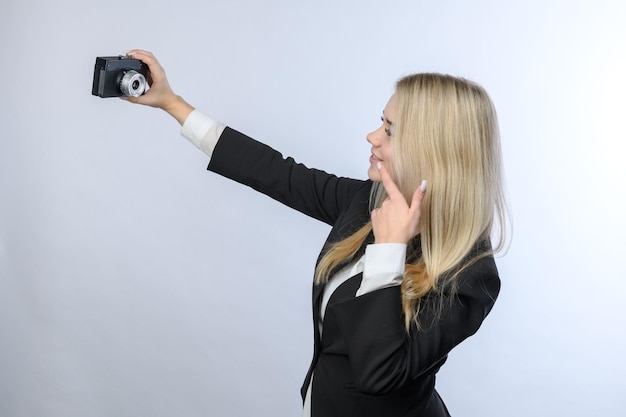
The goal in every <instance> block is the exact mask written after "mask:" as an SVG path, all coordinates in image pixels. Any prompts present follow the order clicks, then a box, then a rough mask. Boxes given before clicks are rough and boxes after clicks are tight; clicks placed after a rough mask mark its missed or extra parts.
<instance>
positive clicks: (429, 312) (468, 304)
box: [326, 258, 500, 394]
mask: <svg viewBox="0 0 626 417" xmlns="http://www.w3.org/2000/svg"><path fill="white" fill-rule="evenodd" d="M499 288H500V280H499V278H498V275H497V270H496V267H495V263H494V262H493V258H484V259H481V260H480V261H478V262H477V263H475V264H474V265H472V266H471V267H469V268H468V269H467V270H466V271H465V272H464V273H462V274H461V276H460V277H459V286H458V291H457V292H456V293H455V294H453V295H450V294H447V295H446V296H445V297H446V298H445V299H444V300H443V304H442V305H441V307H442V309H443V311H442V314H441V315H440V316H438V315H437V312H438V309H439V306H440V305H439V304H438V303H439V301H441V299H440V298H438V297H430V298H428V299H425V300H424V301H423V303H422V308H421V310H420V317H419V319H420V323H421V325H422V328H421V329H418V328H417V327H416V326H411V328H410V331H409V332H408V333H407V331H406V330H405V327H404V316H403V313H402V304H401V296H400V288H399V287H397V286H396V287H390V288H385V289H382V290H379V291H374V292H371V293H369V294H365V295H363V296H361V297H356V298H354V299H351V300H348V301H345V302H341V303H337V304H334V305H332V306H329V307H328V310H327V312H326V320H335V321H336V322H337V325H338V327H339V328H340V331H341V333H342V336H343V338H344V340H345V341H346V345H347V350H348V357H349V358H350V363H351V365H352V369H353V372H354V376H355V383H356V385H357V386H358V388H359V390H361V391H362V392H365V393H368V394H385V393H389V392H391V391H393V390H396V389H398V388H401V387H402V386H404V385H406V384H408V383H410V382H411V381H412V380H414V379H415V378H418V377H420V376H421V375H424V374H427V373H433V374H434V373H436V371H437V370H438V368H439V366H440V365H441V363H443V361H444V360H445V358H446V356H447V354H448V353H449V352H450V351H451V350H452V348H454V347H455V346H456V345H458V344H459V343H461V342H462V341H463V340H465V339H466V338H468V337H469V336H471V335H472V334H474V333H475V332H476V331H477V330H478V328H479V327H480V325H481V324H482V322H483V320H484V318H485V317H486V316H487V314H488V313H489V311H490V310H491V308H492V306H493V304H494V302H495V299H496V297H497V295H498V292H499Z"/></svg>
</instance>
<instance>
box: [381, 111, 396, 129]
mask: <svg viewBox="0 0 626 417" xmlns="http://www.w3.org/2000/svg"><path fill="white" fill-rule="evenodd" d="M380 120H382V121H383V122H386V123H387V124H388V125H389V126H393V123H392V122H391V120H389V119H387V118H386V117H385V112H384V111H383V115H382V116H380Z"/></svg>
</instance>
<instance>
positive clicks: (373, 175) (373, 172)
mask: <svg viewBox="0 0 626 417" xmlns="http://www.w3.org/2000/svg"><path fill="white" fill-rule="evenodd" d="M367 176H368V178H369V179H370V180H372V181H376V182H380V181H381V178H380V172H378V169H377V168H376V167H373V166H372V167H370V169H368V170H367Z"/></svg>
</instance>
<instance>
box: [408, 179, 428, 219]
mask: <svg viewBox="0 0 626 417" xmlns="http://www.w3.org/2000/svg"><path fill="white" fill-rule="evenodd" d="M427 185H428V183H427V181H426V180H422V183H421V184H420V186H419V187H417V190H415V192H414V193H413V198H412V199H411V210H412V211H414V212H415V211H416V210H419V209H420V208H421V206H422V201H423V200H424V195H425V194H426V187H427Z"/></svg>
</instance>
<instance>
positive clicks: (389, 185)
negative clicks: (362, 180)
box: [377, 162, 402, 197]
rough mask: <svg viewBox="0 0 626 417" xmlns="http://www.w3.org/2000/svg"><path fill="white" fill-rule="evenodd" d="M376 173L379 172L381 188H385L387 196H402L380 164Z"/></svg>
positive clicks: (385, 169)
mask: <svg viewBox="0 0 626 417" xmlns="http://www.w3.org/2000/svg"><path fill="white" fill-rule="evenodd" d="M377 166H378V171H379V172H380V178H381V180H382V183H383V187H385V191H387V195H388V196H389V197H398V195H400V196H402V193H401V192H400V190H399V189H398V186H397V185H396V183H395V182H393V179H392V178H391V176H390V175H389V173H388V172H387V168H385V166H384V165H383V164H381V163H380V162H379V163H378V165H377Z"/></svg>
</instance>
